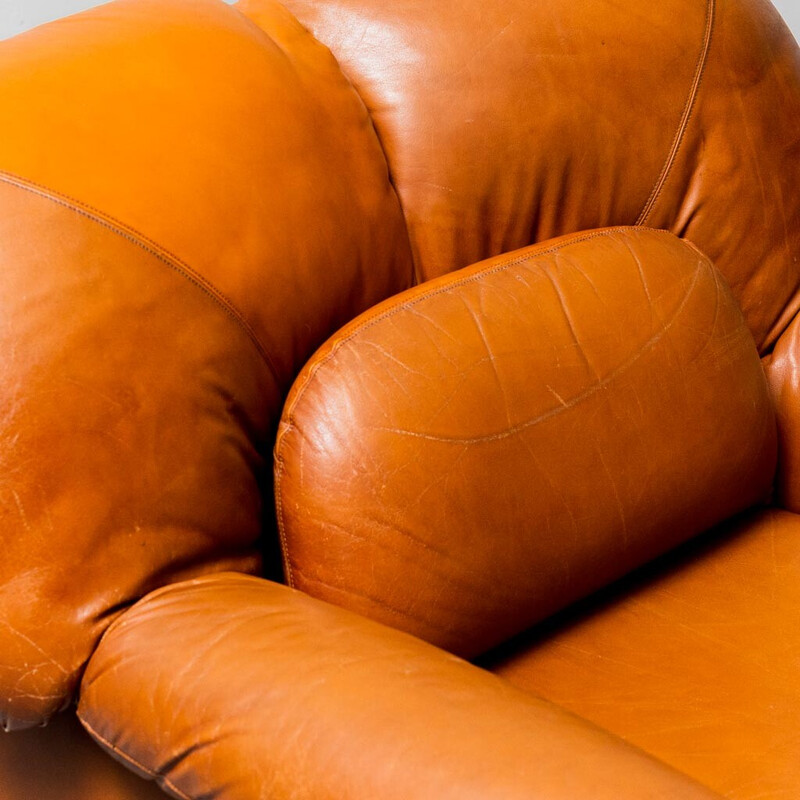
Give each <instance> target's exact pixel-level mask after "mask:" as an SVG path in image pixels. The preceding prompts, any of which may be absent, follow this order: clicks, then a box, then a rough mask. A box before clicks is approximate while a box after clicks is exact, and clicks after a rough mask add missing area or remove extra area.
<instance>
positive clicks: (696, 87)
mask: <svg viewBox="0 0 800 800" xmlns="http://www.w3.org/2000/svg"><path fill="white" fill-rule="evenodd" d="M715 16H716V0H708V5H707V7H706V29H705V34H704V37H703V49H702V51H701V53H700V58H699V60H698V62H697V68H696V69H695V73H694V80H693V81H692V88H691V90H690V92H689V97H688V98H687V100H686V105H685V106H684V108H683V114H682V115H681V121H680V124H679V125H678V130H677V131H676V132H675V138H674V139H673V140H672V146H671V148H670V151H669V155H668V156H667V160H666V161H665V162H664V167H663V169H662V170H661V174H660V175H659V176H658V180H656V183H655V186H653V191H652V192H650V197H649V198H648V199H647V202H646V203H645V205H644V208H643V209H642V212H641V214H639V218H638V219H637V220H636V225H637V226H639V225H645V224H646V223H647V220H648V219H649V218H650V215H651V214H652V213H653V208H654V207H655V204H656V202H657V201H658V198H659V197H660V196H661V192H662V191H663V189H664V186H665V184H666V182H667V179H668V178H669V176H670V173H671V172H672V168H673V166H674V165H675V161H676V159H677V158H678V153H679V152H680V149H681V146H682V145H683V142H684V139H685V137H686V129H687V128H688V126H689V122H690V120H691V118H692V114H693V112H694V108H695V105H696V103H697V94H698V92H699V91H700V84H701V83H702V82H703V75H704V74H705V71H706V64H707V63H708V53H709V51H710V49H711V39H712V36H713V33H714V18H715Z"/></svg>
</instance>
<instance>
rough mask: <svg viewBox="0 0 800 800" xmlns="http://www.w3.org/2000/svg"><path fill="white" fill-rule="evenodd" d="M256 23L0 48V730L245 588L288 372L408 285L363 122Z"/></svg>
mask: <svg viewBox="0 0 800 800" xmlns="http://www.w3.org/2000/svg"><path fill="white" fill-rule="evenodd" d="M276 9H278V11H276V14H275V15H274V19H273V20H272V21H271V22H270V25H267V26H266V27H257V26H256V25H254V24H253V23H251V22H250V21H249V20H248V19H246V18H245V17H244V16H242V15H241V14H239V13H238V12H237V11H236V10H234V9H232V8H230V7H228V6H226V5H224V4H223V3H219V2H216V0H161V1H159V2H154V0H120V2H116V3H111V4H109V5H106V6H102V7H100V8H97V9H95V10H93V11H91V12H88V13H86V14H83V15H80V16H78V17H75V18H72V19H67V20H64V21H61V22H58V23H54V24H52V25H48V26H45V27H43V28H41V29H37V30H35V31H32V32H30V33H28V34H25V35H23V36H20V37H17V38H16V39H12V40H10V41H8V42H3V43H2V44H1V45H0V130H2V137H0V264H1V265H2V269H0V353H2V355H1V356H0V378H1V379H0V464H2V478H0V535H1V536H2V551H3V559H2V563H1V564H0V722H2V724H3V725H4V726H5V727H24V726H29V725H36V724H39V723H41V722H43V721H45V720H47V719H48V718H49V717H50V716H51V715H52V714H53V713H54V712H55V711H57V710H58V709H59V708H61V707H63V706H65V705H66V704H68V703H69V700H70V697H71V693H72V690H73V689H74V686H75V683H76V681H77V679H78V676H79V674H80V672H81V669H82V667H83V665H84V664H85V662H86V659H87V658H88V657H89V654H90V653H91V651H92V649H93V647H94V645H95V643H96V641H97V639H98V637H99V636H100V634H101V633H102V631H103V630H104V629H105V627H106V626H107V625H108V624H109V622H110V621H111V620H112V619H113V618H114V616H115V615H116V614H118V613H119V611H120V610H121V609H123V608H125V607H126V606H127V605H128V604H130V603H131V602H133V601H135V600H136V599H137V598H138V597H140V596H141V595H142V594H144V593H146V592H148V591H150V590H152V589H154V588H156V587H157V586H160V585H163V584H164V583H167V582H169V581H172V580H177V579H179V578H181V577H187V576H189V575H196V574H199V573H204V572H209V571H214V570H220V569H236V570H242V571H245V572H252V571H257V570H258V569H259V568H260V558H259V555H260V554H259V549H260V545H259V538H260V536H261V533H262V523H263V522H266V526H265V527H266V529H267V532H268V533H269V532H271V531H272V529H273V528H274V522H273V520H272V518H271V517H272V514H271V505H272V504H271V496H270V495H271V493H270V488H269V487H270V485H271V480H269V478H268V476H269V468H268V467H266V468H265V463H264V462H265V459H264V455H265V454H269V452H270V450H271V447H272V444H273V439H274V431H275V428H276V426H277V421H278V416H279V414H280V408H281V405H282V401H283V398H284V395H285V393H286V392H287V391H288V388H289V386H290V384H291V381H292V379H293V377H294V375H295V373H296V372H297V370H299V368H300V366H301V364H302V363H303V362H304V361H305V360H306V358H307V357H308V356H309V355H310V354H311V353H312V352H313V350H314V349H315V348H316V347H317V346H318V345H319V344H320V343H321V342H322V341H323V340H324V339H325V338H326V337H327V336H328V335H329V334H330V333H332V332H333V331H334V330H335V329H336V328H337V327H339V325H341V323H343V322H344V321H346V320H348V319H350V318H351V317H352V316H354V315H356V314H357V313H358V312H359V311H361V310H363V309H365V308H367V307H369V306H371V305H373V304H374V303H375V302H376V301H378V300H380V299H382V298H383V297H385V296H387V295H390V294H393V293H394V292H396V291H397V290H399V289H402V288H403V287H405V286H407V285H408V284H409V282H410V280H411V266H410V264H411V262H410V255H409V249H408V242H407V236H406V233H405V228H404V224H403V220H402V216H401V213H400V209H399V205H398V202H397V198H396V196H395V195H394V192H393V189H392V187H391V186H390V184H389V181H388V176H387V169H386V163H385V160H384V158H383V154H382V151H381V149H380V145H379V143H378V140H377V138H376V136H375V133H374V131H373V129H372V126H371V123H370V120H369V117H368V115H367V112H366V110H365V108H364V106H363V104H362V103H361V101H360V99H359V98H358V95H357V94H356V93H355V91H354V90H353V88H352V87H351V86H350V85H349V83H348V82H347V80H346V79H345V78H344V77H343V76H342V74H341V72H340V71H339V69H338V67H337V66H336V63H335V61H334V60H333V58H332V57H331V55H330V53H329V52H328V50H327V49H325V48H324V47H323V46H321V45H320V44H318V43H316V42H314V40H313V39H312V38H311V37H310V36H309V35H308V34H307V33H306V32H305V31H304V30H303V29H302V28H301V27H300V26H299V25H298V24H297V23H296V21H294V20H293V19H292V18H291V17H289V15H288V14H287V13H286V12H285V11H283V10H282V9H281V8H280V7H279V6H276ZM265 498H266V503H265V502H264V501H265ZM265 508H266V509H268V510H267V511H266V512H265ZM273 536H274V534H273Z"/></svg>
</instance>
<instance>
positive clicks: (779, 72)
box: [245, 0, 800, 352]
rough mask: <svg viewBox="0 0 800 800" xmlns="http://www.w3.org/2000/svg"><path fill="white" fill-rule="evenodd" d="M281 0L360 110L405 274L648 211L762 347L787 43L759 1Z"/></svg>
mask: <svg viewBox="0 0 800 800" xmlns="http://www.w3.org/2000/svg"><path fill="white" fill-rule="evenodd" d="M258 3H259V0H247V4H246V7H245V10H247V9H250V8H253V7H254V6H256V5H257V4H258ZM286 6H287V7H288V8H289V9H291V10H292V11H293V12H294V13H295V14H297V16H298V17H299V18H300V20H301V22H303V23H305V24H306V25H308V26H309V28H310V30H311V31H312V32H313V33H314V34H315V35H316V36H317V38H319V39H320V40H321V41H323V42H325V43H326V44H328V45H329V46H330V47H331V48H332V49H333V51H334V53H335V55H336V57H337V58H338V59H339V61H340V63H341V64H342V68H343V69H344V71H345V73H346V74H347V75H348V76H349V77H350V78H351V79H352V80H353V82H354V84H355V85H356V87H357V88H358V89H359V91H360V92H361V94H362V96H363V97H364V100H365V102H366V103H367V106H368V107H369V109H370V111H371V112H372V116H373V118H374V120H375V125H376V128H377V130H378V133H379V135H380V137H381V141H382V143H383V145H384V147H385V149H386V153H387V155H388V158H389V166H390V168H391V170H392V176H393V178H394V181H395V184H396V185H397V189H398V192H399V194H400V199H401V200H402V203H403V208H404V211H405V213H406V217H407V219H408V223H409V230H410V233H411V240H412V244H413V247H414V254H415V258H416V264H417V269H418V271H419V274H420V276H421V277H422V278H430V277H435V276H436V275H441V274H442V273H445V272H449V271H451V270H453V269H459V268H461V267H465V266H467V265H468V264H472V263H474V262H476V261H479V260H481V259H484V258H488V257H490V256H495V255H498V254H500V253H503V252H506V251H509V250H514V249H516V248H519V247H523V246H525V245H527V244H531V243H533V242H537V241H542V240H544V239H549V238H552V237H555V236H561V235H563V234H568V233H574V232H575V231H580V230H586V229H589V228H602V227H607V226H611V225H633V224H646V225H649V226H651V227H656V228H666V229H668V230H671V231H672V232H673V233H676V234H678V235H680V236H682V237H687V238H688V239H689V240H690V241H692V242H694V244H696V245H697V246H698V247H700V249H701V250H703V251H704V252H705V253H706V254H707V255H708V256H709V257H710V258H711V260H712V261H713V262H714V264H715V265H716V266H717V268H718V269H719V270H720V272H722V274H723V275H724V276H725V278H726V279H727V280H728V282H729V283H730V284H731V286H732V287H733V291H734V294H735V295H736V297H737V299H738V300H739V302H740V304H741V306H742V308H743V310H744V313H745V317H746V318H747V321H748V323H749V324H750V327H751V329H752V331H753V335H754V336H755V339H756V343H757V344H758V346H759V349H760V350H761V351H762V352H764V351H766V350H767V349H768V348H769V347H770V346H771V345H772V344H774V342H775V340H776V338H777V336H778V335H779V334H780V333H781V331H782V330H783V329H784V328H785V327H786V325H787V324H788V323H789V321H790V320H791V319H792V317H793V316H794V314H795V312H796V311H797V309H798V307H799V306H800V296H798V288H800V272H798V269H797V262H796V261H795V257H796V255H797V253H798V252H799V251H800V195H798V192H797V163H798V161H800V140H798V138H797V135H796V132H797V130H798V129H800V55H798V49H797V44H796V42H795V40H794V38H793V36H792V34H791V33H790V32H789V30H788V29H787V28H786V26H785V25H784V24H783V22H782V21H781V19H780V17H779V16H778V13H777V12H776V11H775V9H774V7H773V6H772V5H771V3H770V2H769V0H657V2H635V0H625V2H622V3H620V2H618V0H577V1H576V0H541V1H540V2H531V0H502V2H486V0H461V1H460V2H458V3H450V2H432V1H431V0H393V2H386V1H385V0H286ZM767 287H768V288H767ZM765 295H766V296H765Z"/></svg>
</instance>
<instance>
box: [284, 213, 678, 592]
mask: <svg viewBox="0 0 800 800" xmlns="http://www.w3.org/2000/svg"><path fill="white" fill-rule="evenodd" d="M635 231H636V232H638V231H649V232H651V233H657V234H662V235H664V236H672V234H671V233H669V232H668V231H664V230H659V229H656V228H648V227H646V226H642V225H639V226H635V227H632V226H627V225H623V226H619V227H616V228H608V229H606V230H603V231H595V232H594V233H588V234H583V235H580V234H577V235H576V236H575V237H574V238H570V239H568V240H567V241H565V242H562V243H561V244H559V245H555V246H548V245H547V244H543V245H542V246H541V247H540V248H534V249H533V250H529V251H528V252H527V253H526V254H525V255H523V256H518V257H517V258H512V259H511V260H510V261H503V262H502V263H500V264H495V265H494V266H491V267H486V268H484V269H482V270H480V271H478V272H476V273H475V274H473V275H469V276H468V277H466V278H461V279H460V280H457V281H454V282H453V283H448V284H445V285H444V286H440V287H439V288H438V289H432V290H430V291H428V292H424V293H422V294H420V295H419V296H418V297H415V298H413V299H412V300H409V301H407V302H405V303H400V305H397V306H393V307H391V308H388V309H386V310H385V311H382V312H378V313H376V314H374V315H373V316H367V317H366V318H365V319H364V320H363V321H362V322H361V323H358V324H357V325H356V326H355V328H354V329H353V330H352V331H350V333H349V334H347V336H344V337H343V338H342V339H340V340H339V341H338V342H336V344H335V345H333V347H332V348H331V350H330V352H329V353H327V354H326V355H325V357H324V358H322V359H320V360H319V361H318V362H317V363H316V364H314V366H313V367H312V368H311V371H310V372H309V374H308V377H307V378H306V380H305V383H304V384H303V386H302V388H301V389H300V390H299V391H298V393H297V396H296V397H295V398H294V400H293V401H292V403H291V405H290V406H289V407H288V408H287V409H286V410H285V411H284V416H286V418H287V422H286V427H285V428H284V429H283V431H282V432H281V433H280V434H279V436H278V442H277V445H276V448H275V459H276V461H277V462H278V469H277V472H276V474H275V501H276V511H277V516H278V532H279V535H280V540H281V548H282V549H283V562H284V572H285V575H286V580H287V583H288V584H289V586H291V587H293V588H296V587H295V584H294V576H293V572H292V565H291V561H290V553H289V541H288V536H287V533H286V525H285V521H284V514H283V496H282V481H283V473H284V463H285V460H284V457H283V447H284V442H285V441H286V438H287V437H288V435H289V434H290V433H291V432H292V431H293V430H295V429H296V427H297V426H296V424H295V418H294V412H295V409H296V408H297V406H298V404H299V403H300V401H301V400H302V398H303V395H304V394H305V392H306V389H308V387H309V385H310V384H311V382H312V380H313V379H314V377H315V376H316V374H317V372H318V371H319V370H320V369H321V368H322V367H323V366H324V365H325V364H327V363H328V361H330V360H331V359H332V358H333V357H334V356H335V355H336V354H337V353H338V351H339V350H340V349H341V348H342V347H343V346H344V345H345V344H347V343H348V342H349V341H351V340H352V339H354V338H355V337H356V336H358V335H360V334H361V333H363V332H364V331H366V330H368V329H369V328H371V327H372V326H373V325H377V324H378V323H379V322H382V321H383V320H385V319H388V318H390V317H393V316H395V315H396V314H399V313H400V312H401V311H405V310H406V309H408V308H412V307H413V306H415V305H417V304H418V303H421V302H422V301H424V300H427V299H429V298H431V297H435V296H436V295H440V294H447V293H448V292H451V291H452V290H453V289H457V288H459V287H461V286H465V285H466V284H469V283H475V282H477V281H480V280H482V279H483V278H485V277H488V276H489V275H494V274H496V273H498V272H502V271H504V270H506V269H509V268H510V267H514V266H517V265H519V264H524V263H525V262H526V261H530V260H532V259H534V258H539V257H541V256H546V255H552V254H553V253H557V252H559V251H561V250H563V249H565V248H567V247H572V246H573V245H576V244H581V243H582V242H588V241H591V240H592V239H598V238H601V237H609V236H613V235H615V234H619V233H631V232H635Z"/></svg>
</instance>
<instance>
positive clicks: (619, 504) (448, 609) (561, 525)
mask: <svg viewBox="0 0 800 800" xmlns="http://www.w3.org/2000/svg"><path fill="white" fill-rule="evenodd" d="M276 459H277V467H276V474H277V491H276V496H277V500H278V512H279V520H280V524H281V527H282V531H283V542H284V551H285V552H284V555H285V560H286V574H287V577H288V580H289V582H290V583H291V584H292V585H294V586H295V587H296V588H299V589H302V590H303V591H305V592H307V593H309V594H312V595H314V596H316V597H319V598H320V599H323V600H327V601H329V602H332V603H335V604H337V605H341V606H343V607H347V608H350V609H351V610H353V611H356V612H358V613H360V614H363V615H364V616H369V617H371V618H373V619H376V620H378V621H380V622H384V623H386V624H389V625H392V626H393V627H397V628H400V629H403V630H406V631H407V632H409V633H413V634H414V635H416V636H419V637H421V638H423V639H426V640H427V641H430V642H432V643H433V644H436V645H438V646H440V647H443V648H445V649H447V650H451V651H453V652H456V653H458V654H459V655H465V656H469V657H471V656H474V655H476V654H478V653H479V652H481V651H483V650H486V649H488V648H490V647H492V646H494V645H495V644H497V643H499V642H502V641H504V640H505V639H507V638H509V637H510V636H512V635H514V634H516V633H518V632H519V631H521V630H524V629H526V628H527V627H529V626H530V625H532V624H534V623H535V622H536V621H538V620H540V619H543V618H544V617H546V616H547V615H549V614H551V613H553V612H554V611H556V610H558V609H559V608H562V607H563V606H565V605H567V604H568V603H571V602H574V601H575V600H577V599H578V598H580V597H581V596H584V595H586V594H588V593H589V592H591V591H594V590H595V589H598V588H600V587H602V586H604V585H606V584H608V583H610V582H611V581H612V580H615V579H616V578H618V577H620V576H621V575H623V574H625V573H626V572H628V571H630V570H631V569H633V568H635V567H638V566H639V565H641V564H643V563H645V562H646V561H648V560H649V559H652V558H654V557H655V556H657V555H659V554H661V553H663V552H665V551H667V550H669V549H670V548H672V547H674V546H676V545H677V544H679V543H680V542H682V541H685V540H686V539H688V538H689V537H691V536H693V535H695V534H697V533H700V532H701V531H704V530H707V529H709V528H711V527H712V526H714V525H716V524H717V523H719V522H721V521H722V520H724V519H726V518H728V517H730V516H731V515H733V514H735V513H736V512H738V511H741V510H743V509H745V508H747V507H748V506H750V505H752V504H754V503H756V502H758V501H759V500H761V499H763V498H765V497H767V496H768V495H769V492H770V489H771V483H772V479H773V476H774V470H775V420H774V414H773V409H772V404H771V401H770V398H769V394H768V391H767V386H766V381H765V378H764V373H763V370H762V368H761V364H760V362H759V357H758V352H757V350H756V347H755V343H754V341H753V337H752V335H751V334H750V331H749V329H748V328H747V325H746V324H745V322H744V319H743V318H742V314H741V311H740V309H739V307H738V305H737V303H736V300H735V299H734V298H733V296H732V295H731V292H730V290H729V288H728V287H727V285H726V284H725V281H724V279H723V278H722V276H721V275H719V273H718V272H717V271H716V270H715V268H714V267H713V265H712V264H711V263H710V262H709V261H708V259H707V258H705V257H704V256H703V255H702V254H701V253H699V252H698V251H697V250H696V249H694V248H693V247H691V246H690V245H688V244H686V243H684V242H682V241H681V240H679V239H677V238H676V237H674V236H672V235H671V234H669V233H666V232H663V231H654V230H643V229H633V228H618V229H611V230H603V231H588V232H585V233H580V234H575V235H573V236H569V237H565V238H563V239H560V240H556V241H552V242H547V243H543V244H541V245H537V246H535V247H530V248H526V249H524V250H520V251H518V252H515V253H509V254H506V255H504V256H500V257H498V258H495V259H492V260H490V261H487V262H484V263H482V264H478V265H475V266H474V267H471V268H469V269H466V270H462V271H461V272H457V273H453V274H452V275H448V276H446V277H445V278H442V279H439V280H437V281H433V282H431V283H429V284H426V285H423V286H420V287H418V288H417V289H414V290H411V291H409V292H405V293H403V294H401V295H398V296H397V297H394V298H392V299H391V300H389V301H386V302H385V303H383V304H382V305H381V306H379V307H378V308H376V309H374V310H372V311H370V312H368V313H367V314H365V315H362V316H361V317H360V318H359V319H358V320H356V321H355V322H353V323H352V324H351V325H349V326H348V327H347V328H346V329H344V330H343V331H341V332H340V333H338V334H337V335H336V336H335V337H334V338H333V339H331V340H330V341H329V343H328V344H327V345H325V346H324V347H323V348H322V349H321V350H320V351H318V353H317V354H316V355H315V357H314V358H313V359H312V361H311V362H310V363H309V364H308V365H307V367H306V368H305V370H304V373H303V374H302V375H301V377H300V378H299V379H298V381H297V382H296V384H295V387H294V389H293V390H292V393H291V395H290V397H289V400H288V401H287V405H286V408H285V409H284V413H283V417H282V423H281V430H280V433H279V441H278V446H277V448H276Z"/></svg>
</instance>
